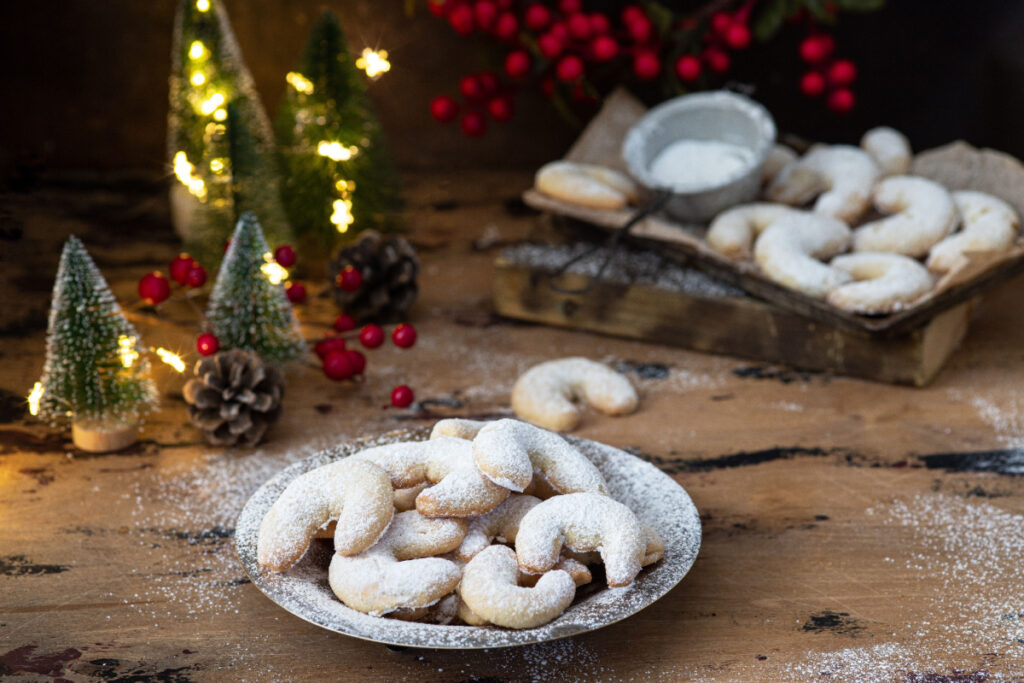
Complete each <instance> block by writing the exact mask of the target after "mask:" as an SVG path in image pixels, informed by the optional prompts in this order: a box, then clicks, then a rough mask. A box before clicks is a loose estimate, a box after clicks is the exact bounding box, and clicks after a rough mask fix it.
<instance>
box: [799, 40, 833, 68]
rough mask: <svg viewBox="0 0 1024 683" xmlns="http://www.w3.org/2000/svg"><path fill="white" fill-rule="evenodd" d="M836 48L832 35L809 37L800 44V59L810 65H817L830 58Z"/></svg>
mask: <svg viewBox="0 0 1024 683" xmlns="http://www.w3.org/2000/svg"><path fill="white" fill-rule="evenodd" d="M834 47H835V41H834V40H833V39H832V36H830V35H827V34H824V33H822V34H818V35H814V36H807V37H806V38H804V39H803V42H801V43H800V57H801V58H802V59H803V60H804V61H805V62H807V63H808V64H817V63H818V62H821V61H823V60H825V59H826V58H828V56H829V55H830V54H832V50H833V48H834Z"/></svg>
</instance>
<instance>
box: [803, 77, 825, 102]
mask: <svg viewBox="0 0 1024 683" xmlns="http://www.w3.org/2000/svg"><path fill="white" fill-rule="evenodd" d="M800 91H801V92H803V94H804V95H807V96H808V97H820V96H821V94H822V93H824V92H825V77H824V76H822V75H821V73H820V72H818V71H808V72H807V73H805V74H804V75H803V76H801V78H800Z"/></svg>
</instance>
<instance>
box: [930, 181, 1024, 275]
mask: <svg viewBox="0 0 1024 683" xmlns="http://www.w3.org/2000/svg"><path fill="white" fill-rule="evenodd" d="M952 196H953V203H954V204H956V208H957V210H958V211H959V212H960V222H961V228H960V230H959V232H956V233H954V234H952V235H950V236H949V237H945V238H943V239H942V241H940V242H939V243H938V244H936V245H935V246H933V247H932V248H931V250H930V251H929V252H928V261H927V265H928V269H929V270H931V271H932V272H934V273H948V272H950V271H953V270H957V269H959V268H962V267H963V266H964V265H966V263H967V257H966V256H965V254H966V253H967V252H970V251H1004V250H1006V249H1009V248H1010V247H1011V246H1013V243H1014V241H1015V240H1016V239H1017V233H1018V231H1019V230H1020V217H1019V216H1018V215H1017V210H1016V209H1014V208H1013V207H1012V206H1010V205H1009V204H1008V203H1006V202H1004V201H1003V200H1002V199H1000V198H999V197H995V196H993V195H990V194H987V193H985V192H976V191H973V190H961V191H958V192H953V193H952Z"/></svg>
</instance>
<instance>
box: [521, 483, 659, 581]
mask: <svg viewBox="0 0 1024 683" xmlns="http://www.w3.org/2000/svg"><path fill="white" fill-rule="evenodd" d="M563 545H564V546H565V547H567V548H568V549H569V550H572V551H575V552H588V551H593V550H596V551H598V552H599V553H600V554H601V560H602V562H603V563H604V569H605V576H606V577H607V579H608V585H609V586H612V587H621V586H628V585H629V584H631V583H633V579H634V578H636V575H637V574H638V573H639V572H640V569H641V567H642V566H643V560H644V558H645V557H646V555H647V537H646V534H645V532H644V529H643V526H642V525H641V524H640V521H639V520H637V518H636V515H634V514H633V512H632V511H631V510H630V509H629V508H628V507H626V506H625V505H623V504H622V503H620V502H618V501H616V500H613V499H612V498H609V497H608V496H604V495H601V494H597V493H570V494H566V495H562V496H555V497H554V498H549V499H548V500H545V501H543V502H542V503H540V504H539V505H537V506H536V507H534V508H533V509H532V510H530V511H529V512H528V513H526V516H524V517H523V519H522V521H521V522H520V523H519V533H518V535H517V537H516V556H517V557H518V560H519V566H520V567H522V569H523V570H524V571H527V572H530V573H533V574H536V573H541V572H546V571H549V570H550V569H551V568H552V567H554V566H555V564H556V563H557V562H558V561H559V557H560V554H561V551H562V547H563Z"/></svg>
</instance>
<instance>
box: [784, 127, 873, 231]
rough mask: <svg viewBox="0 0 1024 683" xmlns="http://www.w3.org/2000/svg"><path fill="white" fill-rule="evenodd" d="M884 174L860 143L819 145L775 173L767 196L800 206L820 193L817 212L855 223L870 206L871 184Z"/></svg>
mask: <svg viewBox="0 0 1024 683" xmlns="http://www.w3.org/2000/svg"><path fill="white" fill-rule="evenodd" d="M881 175H882V170H881V169H880V168H879V167H878V164H876V163H875V161H874V159H872V158H871V156H870V155H868V153H867V152H865V151H863V150H862V149H860V148H859V147H853V146H851V145H815V146H814V147H812V148H811V149H810V151H808V152H807V154H805V155H804V156H802V157H800V158H799V159H797V160H796V161H794V162H793V163H791V164H789V165H787V166H786V167H785V168H783V169H782V170H781V171H780V172H779V173H778V175H776V176H775V178H774V180H772V182H771V183H770V184H769V185H768V187H767V188H766V189H765V196H766V197H767V198H768V199H769V200H771V201H773V202H782V203H783V204H790V205H792V206H799V205H801V204H803V203H804V202H806V201H808V200H810V199H811V198H812V197H815V196H818V195H819V193H820V196H818V199H817V201H816V202H815V203H814V212H815V213H820V214H823V215H825V216H831V217H833V218H838V219H839V220H841V221H843V222H845V223H852V222H853V221H855V220H857V218H859V217H860V216H861V215H862V214H863V213H864V212H865V211H866V210H867V208H868V206H870V204H871V188H872V187H874V185H875V182H876V181H877V180H878V179H879V178H880V177H881Z"/></svg>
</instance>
